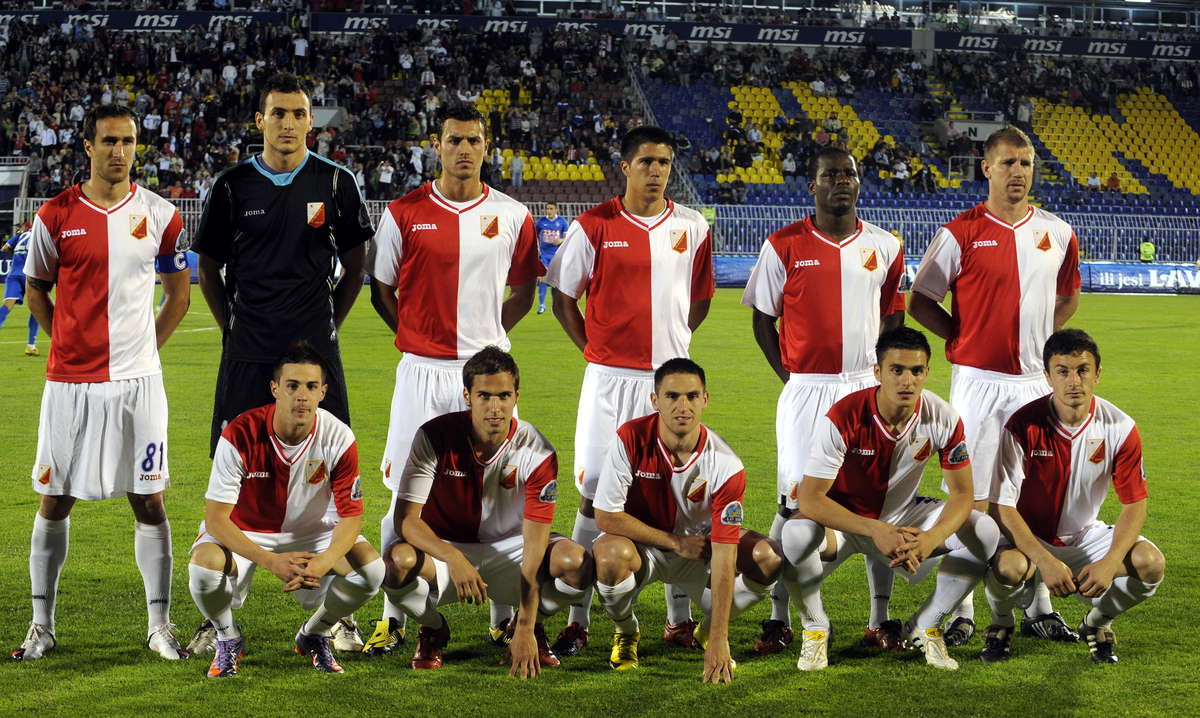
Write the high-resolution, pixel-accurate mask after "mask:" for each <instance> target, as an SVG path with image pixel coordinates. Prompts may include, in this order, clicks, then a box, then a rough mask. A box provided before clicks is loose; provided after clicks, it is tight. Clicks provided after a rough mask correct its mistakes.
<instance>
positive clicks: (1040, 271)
mask: <svg viewBox="0 0 1200 718" xmlns="http://www.w3.org/2000/svg"><path fill="white" fill-rule="evenodd" d="M982 166H983V173H984V175H985V176H986V177H987V178H988V198H987V201H986V202H984V203H982V204H980V205H979V206H977V207H975V208H974V209H971V210H968V211H966V212H964V213H962V214H960V215H959V216H958V217H957V218H955V219H954V221H952V222H950V223H949V224H947V225H946V226H944V227H942V228H941V229H939V230H938V232H937V234H935V235H934V237H933V241H932V242H930V243H929V248H928V249H927V250H925V257H924V258H923V259H922V260H921V267H920V269H918V270H917V276H916V278H915V279H914V280H913V295H912V306H911V309H910V311H911V313H912V315H913V318H914V319H916V320H917V321H918V322H920V323H921V324H922V325H924V326H925V327H926V328H928V329H929V330H930V331H931V332H933V333H934V334H936V335H938V336H939V337H942V338H943V339H945V340H946V358H947V359H949V360H950V361H951V362H953V364H954V371H953V373H952V374H951V380H950V405H951V406H953V407H954V409H955V410H956V411H957V412H958V413H959V415H960V416H961V417H962V420H963V428H964V429H965V430H966V434H967V447H968V449H970V452H971V457H972V459H974V466H975V471H974V481H975V508H976V509H978V510H980V511H984V510H986V509H987V498H988V494H989V492H990V491H991V485H992V472H993V470H994V467H995V464H996V447H997V446H998V445H999V442H1000V430H1001V428H1002V427H1003V426H1004V421H1005V419H1006V418H1007V417H1008V416H1009V415H1010V414H1012V412H1014V411H1016V410H1017V409H1018V408H1019V407H1021V406H1023V405H1024V404H1026V403H1028V402H1030V401H1032V400H1034V399H1036V398H1038V397H1041V396H1045V395H1046V394H1048V393H1050V387H1049V386H1047V385H1046V380H1045V378H1044V376H1043V374H1042V368H1041V355H1040V352H1041V350H1042V346H1044V345H1045V343H1046V339H1047V338H1048V337H1049V336H1050V334H1051V333H1052V332H1055V331H1057V330H1058V329H1059V328H1061V327H1062V325H1063V324H1065V323H1066V321H1067V320H1068V319H1070V318H1071V315H1073V314H1074V313H1075V309H1076V308H1077V307H1078V306H1079V286H1080V279H1079V243H1078V242H1077V241H1076V239H1075V233H1074V232H1073V231H1072V230H1071V227H1070V226H1069V225H1068V224H1067V223H1066V222H1063V221H1062V220H1061V219H1059V218H1058V217H1056V216H1054V215H1053V214H1050V213H1049V212H1046V211H1045V210H1042V209H1039V208H1036V207H1031V206H1030V205H1029V187H1030V184H1031V183H1032V181H1033V144H1032V143H1031V142H1030V141H1029V137H1027V136H1026V135H1025V133H1024V132H1022V131H1021V130H1019V129H1017V128H1015V127H1011V126H1010V127H1005V128H1004V129H1000V130H996V131H995V132H993V133H992V134H990V135H988V138H987V141H986V142H985V143H984V145H983V164H982ZM947 292H952V293H953V300H952V303H951V305H950V311H949V312H947V311H946V309H945V308H944V307H943V306H942V305H941V301H942V300H943V299H945V297H946V293H947ZM1021 606H1022V608H1024V610H1025V618H1024V619H1023V620H1022V621H1021V633H1023V634H1026V635H1034V636H1040V637H1042V638H1049V639H1051V640H1055V641H1066V642H1075V641H1078V640H1079V637H1078V636H1077V635H1076V634H1075V632H1074V631H1072V630H1071V629H1070V628H1069V627H1068V626H1067V624H1066V623H1065V622H1064V621H1063V619H1062V616H1060V615H1058V614H1057V613H1055V612H1054V608H1053V606H1051V604H1050V594H1049V592H1048V591H1047V590H1046V587H1045V585H1042V584H1039V585H1038V586H1037V588H1036V589H1035V590H1034V592H1033V599H1032V603H1030V602H1027V601H1023V602H1022V603H1021ZM954 616H955V618H954V621H953V622H952V623H951V624H950V627H949V628H948V629H947V631H946V644H947V645H950V646H957V645H962V644H964V643H966V642H967V641H969V640H970V639H971V636H973V635H974V634H975V620H974V616H975V606H974V600H973V597H972V596H967V598H966V599H965V600H964V602H963V605H962V606H961V607H960V608H959V609H957V610H955V612H954Z"/></svg>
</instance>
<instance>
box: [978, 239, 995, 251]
mask: <svg viewBox="0 0 1200 718" xmlns="http://www.w3.org/2000/svg"><path fill="white" fill-rule="evenodd" d="M999 246H1000V243H999V242H997V241H996V240H994V239H981V240H979V241H978V242H975V243H974V244H972V245H971V248H972V249H974V248H976V247H999Z"/></svg>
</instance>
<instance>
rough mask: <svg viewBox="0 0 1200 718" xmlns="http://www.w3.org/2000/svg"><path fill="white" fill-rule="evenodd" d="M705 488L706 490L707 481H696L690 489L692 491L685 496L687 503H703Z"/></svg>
mask: <svg viewBox="0 0 1200 718" xmlns="http://www.w3.org/2000/svg"><path fill="white" fill-rule="evenodd" d="M707 488H708V482H707V481H697V482H696V484H695V485H694V486H693V487H692V490H691V491H689V492H688V495H687V496H688V501H691V502H692V503H693V504H698V503H700V502H701V501H703V500H704V491H705V489H707Z"/></svg>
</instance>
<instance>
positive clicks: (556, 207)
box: [546, 200, 558, 209]
mask: <svg viewBox="0 0 1200 718" xmlns="http://www.w3.org/2000/svg"><path fill="white" fill-rule="evenodd" d="M550 205H554V208H555V209H558V202H555V201H554V200H550V201H549V202H547V203H546V206H547V207H549V206H550Z"/></svg>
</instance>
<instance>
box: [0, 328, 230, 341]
mask: <svg viewBox="0 0 1200 718" xmlns="http://www.w3.org/2000/svg"><path fill="white" fill-rule="evenodd" d="M219 328H220V327H203V328H201V329H180V330H178V331H175V332H172V334H188V333H189V332H215V331H216V330H217V329H219ZM0 344H25V345H26V346H28V345H29V343H28V342H0Z"/></svg>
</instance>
